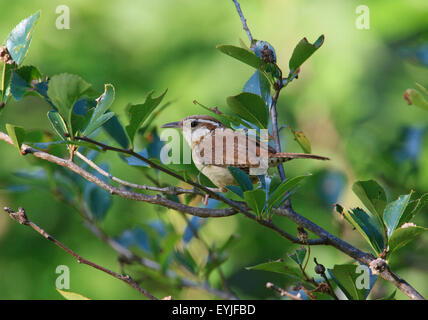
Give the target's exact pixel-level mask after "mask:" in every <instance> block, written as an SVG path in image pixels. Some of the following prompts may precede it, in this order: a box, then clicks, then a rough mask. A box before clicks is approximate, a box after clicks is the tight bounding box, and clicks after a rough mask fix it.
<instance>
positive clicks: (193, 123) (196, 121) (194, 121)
mask: <svg viewBox="0 0 428 320" xmlns="http://www.w3.org/2000/svg"><path fill="white" fill-rule="evenodd" d="M190 125H191V126H192V128H194V127H196V126H197V125H198V120H193V121H192V123H191V124H190Z"/></svg>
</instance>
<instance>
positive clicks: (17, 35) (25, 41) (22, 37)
mask: <svg viewBox="0 0 428 320" xmlns="http://www.w3.org/2000/svg"><path fill="white" fill-rule="evenodd" d="M39 17H40V11H38V12H36V13H35V14H33V15H32V16H30V17H28V18H26V19H24V20H22V21H21V22H20V23H19V24H18V25H17V26H16V27H15V28H14V29H13V30H12V32H11V33H10V34H9V36H8V37H7V39H6V48H7V50H8V51H9V53H10V55H11V56H12V59H13V60H14V61H15V62H16V64H17V65H21V63H22V61H23V60H24V58H25V55H26V54H27V51H28V48H29V47H30V43H31V39H32V37H33V30H34V27H35V25H36V22H37V20H38V19H39Z"/></svg>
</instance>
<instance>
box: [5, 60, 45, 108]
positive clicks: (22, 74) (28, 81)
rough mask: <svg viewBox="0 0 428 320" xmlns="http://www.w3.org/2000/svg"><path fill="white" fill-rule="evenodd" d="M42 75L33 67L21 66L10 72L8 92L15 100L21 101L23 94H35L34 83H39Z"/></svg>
mask: <svg viewBox="0 0 428 320" xmlns="http://www.w3.org/2000/svg"><path fill="white" fill-rule="evenodd" d="M41 80H42V74H41V73H40V71H39V69H37V68H36V67H34V66H23V67H21V68H19V69H17V70H14V71H13V72H12V78H11V82H10V92H11V94H12V96H13V97H14V98H15V99H16V100H21V99H22V97H24V95H25V94H27V93H29V92H35V90H34V82H40V81H41Z"/></svg>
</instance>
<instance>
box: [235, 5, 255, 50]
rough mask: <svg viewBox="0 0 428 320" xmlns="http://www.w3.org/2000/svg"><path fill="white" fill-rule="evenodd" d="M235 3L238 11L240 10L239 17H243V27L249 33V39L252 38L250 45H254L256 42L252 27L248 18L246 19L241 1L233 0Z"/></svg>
mask: <svg viewBox="0 0 428 320" xmlns="http://www.w3.org/2000/svg"><path fill="white" fill-rule="evenodd" d="M233 3H234V4H235V7H236V11H238V14H239V17H240V18H241V21H242V27H243V28H244V30H245V32H246V33H247V36H248V39H250V45H252V44H253V42H254V39H253V36H252V34H251V32H250V29H249V28H248V26H247V20H246V19H245V17H244V14H243V13H242V10H241V6H240V5H239V2H238V1H237V0H233Z"/></svg>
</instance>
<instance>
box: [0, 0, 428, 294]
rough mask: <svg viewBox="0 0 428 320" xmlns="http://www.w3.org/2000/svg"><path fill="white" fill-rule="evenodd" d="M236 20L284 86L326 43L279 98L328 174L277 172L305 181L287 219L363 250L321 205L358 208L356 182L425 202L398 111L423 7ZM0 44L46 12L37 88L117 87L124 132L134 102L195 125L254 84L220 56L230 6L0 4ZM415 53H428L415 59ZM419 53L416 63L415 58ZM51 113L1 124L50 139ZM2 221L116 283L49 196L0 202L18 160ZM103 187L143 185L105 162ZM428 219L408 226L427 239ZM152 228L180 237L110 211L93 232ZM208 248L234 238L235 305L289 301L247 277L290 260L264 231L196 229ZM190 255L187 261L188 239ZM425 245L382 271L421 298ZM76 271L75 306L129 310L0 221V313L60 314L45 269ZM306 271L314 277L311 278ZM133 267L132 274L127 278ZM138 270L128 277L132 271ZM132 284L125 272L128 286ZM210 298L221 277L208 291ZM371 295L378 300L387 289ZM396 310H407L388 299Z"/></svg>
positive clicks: (411, 76)
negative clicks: (16, 305) (58, 77)
mask: <svg viewBox="0 0 428 320" xmlns="http://www.w3.org/2000/svg"><path fill="white" fill-rule="evenodd" d="M63 4H65V5H67V6H69V8H70V14H71V21H70V23H71V29H70V30H57V29H56V27H55V20H56V18H57V16H58V15H57V14H56V13H55V10H56V7H57V6H58V5H63ZM361 4H366V5H367V6H368V7H369V9H370V29H369V30H358V29H357V28H356V26H355V21H356V18H357V17H358V15H357V14H356V7H357V6H358V5H361ZM241 7H242V10H243V11H244V13H245V15H246V18H247V19H248V25H249V27H250V29H251V30H252V33H253V36H254V37H255V38H256V39H261V40H266V41H269V42H270V43H271V44H272V45H273V46H274V47H275V49H276V53H277V57H278V61H279V66H280V67H281V68H282V69H283V70H284V72H286V71H287V70H288V59H289V57H290V56H291V53H292V50H293V48H294V46H295V45H296V44H297V43H298V41H300V39H301V38H303V37H307V38H308V40H309V41H311V42H312V41H314V40H316V38H317V37H318V36H319V35H320V34H324V35H325V37H326V40H325V43H324V45H323V47H322V48H321V49H320V50H318V51H317V52H316V53H315V54H314V56H313V57H311V58H310V59H309V61H307V62H306V63H305V64H304V66H303V67H302V70H301V73H300V76H299V79H298V80H296V81H294V82H293V83H292V84H291V85H290V86H289V87H287V88H286V89H285V90H284V91H283V92H282V93H281V96H280V100H279V105H278V110H279V116H280V125H283V124H284V125H285V124H288V125H291V126H292V127H293V128H294V129H296V130H303V131H304V132H305V134H306V136H307V137H308V138H309V139H310V141H311V143H312V148H313V153H316V154H321V155H325V156H328V157H330V158H331V159H332V160H331V161H330V162H329V163H327V164H325V163H321V164H320V163H312V162H305V161H303V163H302V162H298V163H290V164H287V165H286V167H285V170H286V174H287V175H288V176H296V175H299V174H303V173H306V172H311V173H313V174H314V175H313V176H312V177H311V178H310V179H307V180H306V182H305V184H304V185H303V186H302V187H301V188H300V189H299V190H298V192H297V193H296V194H295V195H294V196H293V204H294V207H295V209H296V210H297V211H298V212H300V213H301V214H303V215H304V216H306V217H308V218H310V219H312V220H313V221H314V222H316V223H318V224H319V225H320V226H322V227H323V228H325V229H327V230H328V231H330V232H332V233H334V234H335V235H339V236H341V237H343V238H344V239H345V240H346V241H349V242H351V243H352V244H354V245H357V246H358V247H360V248H362V249H364V250H368V247H367V245H366V244H365V242H363V241H362V239H361V238H360V236H359V234H357V233H356V232H355V231H352V230H351V228H349V226H345V224H344V223H343V222H342V221H341V220H340V219H339V218H338V217H337V215H336V214H335V213H333V211H332V205H333V203H335V202H339V203H341V204H343V205H345V206H347V207H350V206H355V205H361V204H360V203H359V202H358V201H357V200H356V198H355V196H354V195H353V194H352V191H351V190H350V186H351V185H352V183H353V182H354V181H355V180H357V179H370V178H373V179H376V180H377V181H379V182H380V183H381V184H382V185H383V186H384V187H385V188H386V189H387V190H388V193H389V197H390V199H395V198H396V197H398V195H400V194H404V193H408V192H409V190H411V189H414V190H415V191H416V192H417V193H423V192H426V191H427V190H428V165H426V164H428V139H426V132H427V130H426V129H427V128H428V121H427V119H428V117H427V113H426V112H424V111H422V110H420V109H418V108H416V107H414V106H407V104H406V102H405V101H404V99H403V93H404V91H405V90H406V89H407V88H409V87H414V83H415V82H419V83H421V84H422V85H425V86H428V69H427V66H428V49H427V47H426V46H427V44H428V2H427V1H425V0H401V1H399V0H389V1H382V0H377V1H376V0H371V1H366V2H363V3H362V2H361V1H354V0H350V1H342V0H327V1H326V0H323V1H321V0H316V1H314V0H311V1H309V0H306V1H302V0H299V1H297V0H290V1H280V0H264V1H261V0H242V1H241ZM0 9H1V10H0V39H5V38H6V36H7V35H8V33H9V32H10V31H11V30H12V28H13V27H14V26H15V25H16V24H17V23H18V22H19V21H20V20H21V19H23V18H25V17H27V16H29V15H31V14H33V13H34V12H36V11H37V10H39V9H41V11H42V15H41V18H40V20H39V22H38V25H37V26H36V30H35V33H34V36H33V42H32V45H31V48H30V51H29V54H28V56H27V58H26V60H25V64H33V65H36V66H38V67H39V68H40V70H41V71H42V73H44V74H47V75H50V76H52V75H54V74H58V73H62V72H69V73H75V74H79V75H81V76H82V77H83V78H84V79H85V80H86V81H88V82H90V83H92V84H93V85H94V87H95V88H96V89H97V90H99V91H100V92H101V91H102V89H103V85H104V83H112V84H113V85H114V86H115V88H116V100H115V102H114V105H113V111H115V112H116V113H117V114H118V115H119V117H120V119H122V120H124V119H125V116H124V111H125V107H126V105H127V104H128V103H129V102H133V103H139V102H143V101H144V97H145V95H146V94H147V93H148V92H149V91H150V90H152V89H154V90H155V92H156V95H157V94H159V93H161V92H162V91H163V90H165V88H168V93H167V98H166V99H167V100H173V101H174V103H173V104H172V105H171V106H170V107H169V108H168V109H166V111H165V112H163V113H162V114H161V115H160V116H159V118H157V119H156V125H161V124H162V123H165V122H170V121H176V120H179V119H181V118H183V117H184V116H187V115H191V114H198V113H203V110H202V109H201V108H199V107H198V106H195V105H194V104H193V103H192V101H193V100H194V99H197V100H198V101H200V102H201V103H203V104H205V105H208V106H218V107H219V108H220V110H222V109H224V110H227V109H226V106H225V105H226V103H225V98H226V97H227V96H230V95H235V94H237V93H239V92H240V91H241V89H242V87H243V85H244V83H245V82H246V80H247V79H248V78H249V77H250V76H251V75H252V73H253V70H252V69H251V68H250V67H248V66H246V65H244V64H242V63H239V62H238V61H236V60H234V59H231V58H230V57H227V56H225V55H223V54H221V53H220V52H218V51H217V50H216V49H215V46H216V45H217V44H234V45H238V44H239V38H241V39H243V40H244V41H245V42H246V43H248V40H247V38H246V34H245V33H244V31H243V29H242V25H241V22H240V20H239V17H238V15H237V13H236V11H235V7H234V5H233V3H232V1H230V0H223V1H214V0H205V1H189V0H174V1H172V0H164V1H154V0H144V1H135V0H134V1H130V0H125V1H101V0H93V1H84V0H74V1H66V0H61V1H56V0H51V1H42V0H34V1H26V0H14V1H6V0H0ZM424 43H425V47H424ZM424 48H425V49H424ZM48 110H49V107H48V105H47V104H46V103H45V102H43V101H41V99H38V98H35V97H28V98H26V99H24V100H22V101H19V102H15V101H11V103H10V104H9V105H8V106H7V107H6V108H5V110H4V111H3V112H2V114H1V117H0V129H1V130H2V131H4V125H5V123H6V122H8V123H14V124H18V125H22V126H24V127H26V128H38V129H47V130H51V128H50V124H49V123H48V119H47V117H46V112H47V111H48ZM281 136H282V139H283V150H287V151H294V152H300V149H299V146H298V145H297V143H296V142H295V141H294V140H293V139H292V137H291V135H290V133H289V131H288V130H286V129H284V130H282V131H281ZM0 154H1V160H0V207H4V206H9V207H12V208H17V207H18V206H23V207H25V208H26V210H27V213H28V215H29V217H30V219H32V220H33V221H34V222H36V223H37V224H39V225H40V226H42V227H43V228H44V229H46V230H47V231H48V232H49V233H51V234H52V235H54V236H56V237H57V239H58V240H60V241H62V242H64V243H65V244H66V245H67V246H69V247H70V248H72V249H73V250H75V251H76V252H77V253H79V254H81V255H82V256H83V257H85V258H87V259H90V260H92V261H94V262H97V263H99V264H102V265H104V266H106V267H110V268H112V269H114V270H118V263H117V259H116V258H117V255H116V253H115V252H114V251H113V250H112V249H110V248H109V247H108V246H107V245H106V244H104V243H103V242H101V241H100V240H98V239H97V238H95V237H94V236H93V235H92V234H91V233H90V232H89V231H88V230H87V229H86V228H85V227H84V226H82V221H81V218H80V216H79V215H78V214H77V213H76V212H75V211H73V210H72V209H70V208H69V207H68V206H66V205H64V204H62V203H61V202H59V201H57V200H55V199H54V198H52V196H51V194H50V192H49V191H43V190H40V189H31V191H30V192H21V193H19V192H17V193H16V192H15V193H12V192H10V191H9V190H8V187H9V186H10V185H19V184H22V183H23V181H22V179H20V178H19V177H17V176H16V175H14V172H15V171H16V170H21V169H25V168H31V167H32V163H31V161H29V159H27V158H26V157H21V156H19V155H18V153H17V152H16V149H15V148H14V147H12V146H9V145H7V144H5V143H0ZM101 159H103V161H105V162H108V163H109V164H110V167H111V168H112V169H111V170H112V173H113V174H114V175H116V176H118V177H121V178H124V179H129V180H131V181H133V182H136V183H148V184H149V181H146V180H144V176H143V175H142V174H141V172H140V171H139V170H138V169H136V168H133V167H129V166H127V165H126V164H124V163H123V162H122V161H121V160H120V159H119V157H117V156H116V155H114V154H103V155H102V156H101ZM427 213H428V212H427V210H425V211H422V212H421V214H420V215H419V216H418V217H417V219H416V222H417V224H419V225H424V226H427V225H428V217H427ZM153 219H162V220H164V221H172V222H173V223H174V225H175V226H176V228H178V229H180V228H181V230H183V229H184V224H183V221H182V219H181V217H180V216H179V215H178V214H177V213H175V212H172V211H171V210H166V209H162V208H156V207H154V206H151V205H148V204H144V203H138V202H132V201H126V200H124V199H120V198H114V202H113V206H112V208H111V210H110V211H109V212H108V214H107V217H106V218H105V219H104V220H103V221H102V222H101V223H100V225H101V227H102V228H103V229H104V230H105V231H106V232H107V233H108V234H109V235H111V236H119V235H121V234H122V232H123V231H124V230H127V229H133V228H134V227H136V226H143V225H145V224H146V223H147V222H148V221H150V220H153ZM275 222H277V223H278V224H279V225H281V226H282V227H284V228H285V229H286V230H288V231H289V232H291V233H293V234H295V232H296V231H295V230H296V226H295V225H294V224H293V223H291V222H289V221H285V220H284V219H276V220H275ZM201 234H202V236H203V238H204V239H205V240H206V241H207V242H208V243H213V242H215V243H222V242H224V241H225V240H226V239H227V238H228V237H229V236H230V235H231V234H236V235H239V236H240V241H239V243H238V244H237V245H236V246H234V247H233V248H232V249H231V251H230V253H229V259H228V260H227V261H226V262H225V264H224V265H223V269H224V272H225V274H226V277H227V278H228V279H229V282H230V285H231V286H232V288H233V289H234V290H235V291H236V292H237V293H238V295H239V296H240V297H242V298H269V297H274V294H273V293H272V292H270V291H269V290H268V289H266V288H265V283H266V281H273V282H276V283H277V284H278V285H283V286H287V285H286V283H285V280H284V279H283V278H281V277H279V276H276V275H274V274H269V273H264V272H256V271H246V270H245V269H244V268H245V267H246V266H250V265H254V264H257V263H261V262H265V261H267V260H268V259H277V258H280V257H285V256H286V253H287V252H290V251H291V250H293V249H295V248H297V246H295V245H291V244H290V243H289V242H287V241H285V240H284V239H282V238H280V237H279V236H277V235H276V234H275V233H273V232H271V231H270V230H268V229H266V228H263V227H261V226H259V225H258V224H257V223H254V222H253V221H249V220H248V219H245V218H244V217H241V216H239V215H237V216H233V217H229V218H223V219H210V220H208V221H207V222H206V223H205V225H204V226H203V227H202V229H201ZM192 241H193V242H195V243H194V244H192V245H193V246H194V247H195V248H196V249H195V250H194V252H195V254H196V255H197V254H198V253H200V254H205V253H204V252H203V251H201V250H199V251H198V243H197V241H198V240H197V239H193V240H192ZM427 241H428V238H427V237H426V236H424V237H422V238H420V239H419V240H418V241H415V242H414V243H412V244H410V245H408V246H407V247H406V248H405V249H402V250H401V251H400V254H398V255H397V256H395V257H393V259H392V260H391V261H390V262H391V266H392V269H393V270H394V271H397V272H398V273H399V274H400V275H401V276H402V277H403V278H405V279H406V280H407V281H408V282H409V283H411V284H412V285H414V287H415V288H416V289H417V290H419V292H421V294H422V295H425V296H428V277H427V275H426V270H428V260H427V259H426V256H427V254H428V248H427V245H426V244H427V243H428V242H427ZM312 255H313V256H315V257H317V259H318V261H319V262H321V263H323V264H324V265H325V266H326V267H333V265H334V264H338V263H345V262H349V261H350V259H349V258H348V257H347V256H345V255H344V254H342V253H340V252H339V251H337V250H335V249H333V248H329V247H323V246H318V247H313V248H312ZM58 265H67V266H69V267H70V270H71V288H70V290H71V291H75V292H78V293H81V294H83V295H85V296H87V297H90V298H93V299H140V298H141V296H140V295H139V294H138V293H137V292H136V291H135V290H134V289H132V288H130V287H129V286H127V285H125V284H123V283H121V282H120V281H118V280H116V279H114V278H112V277H110V276H108V275H105V274H103V273H101V272H98V271H96V270H94V269H91V268H90V267H87V266H84V265H79V264H78V263H77V262H76V261H75V260H73V259H72V258H71V257H70V256H68V255H66V254H65V253H64V252H63V251H61V250H59V249H58V248H56V247H55V246H54V245H52V244H51V243H49V242H48V241H46V240H45V239H43V238H42V237H40V236H39V235H37V234H36V233H34V232H32V231H30V230H28V229H26V228H24V227H22V226H20V225H18V224H16V223H14V222H13V221H11V220H10V219H9V218H8V217H7V216H6V215H5V214H0V298H2V299H58V298H60V296H59V294H58V293H57V292H56V290H55V280H56V277H57V276H58V275H57V274H55V269H56V267H57V266H58ZM309 266H310V268H311V269H312V268H313V265H312V262H311V263H310V264H309ZM127 268H128V267H127ZM136 269H137V268H128V269H126V270H128V271H133V272H138V270H137V271H135V270H136ZM131 274H132V272H131ZM210 282H211V283H212V285H213V286H217V287H218V286H220V281H219V278H218V275H217V274H216V273H213V275H212V276H211V278H210ZM142 286H143V287H145V288H147V289H148V290H149V291H151V292H152V293H153V294H155V295H157V296H160V297H162V296H167V295H170V294H172V295H173V298H176V299H178V298H182V299H190V298H193V299H210V298H212V296H211V295H208V294H207V293H205V292H204V291H199V290H194V289H181V290H173V291H168V290H166V289H165V288H162V287H160V286H157V285H156V282H150V281H148V282H145V281H144V278H143V282H142ZM392 289H393V288H392V286H391V285H390V284H389V283H385V282H384V281H382V280H380V281H378V283H377V284H376V286H375V288H374V291H373V293H374V297H380V296H382V295H385V294H387V293H389V292H390V291H391V290H392ZM397 297H398V298H404V297H405V296H404V295H403V294H401V292H400V293H398V294H397Z"/></svg>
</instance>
